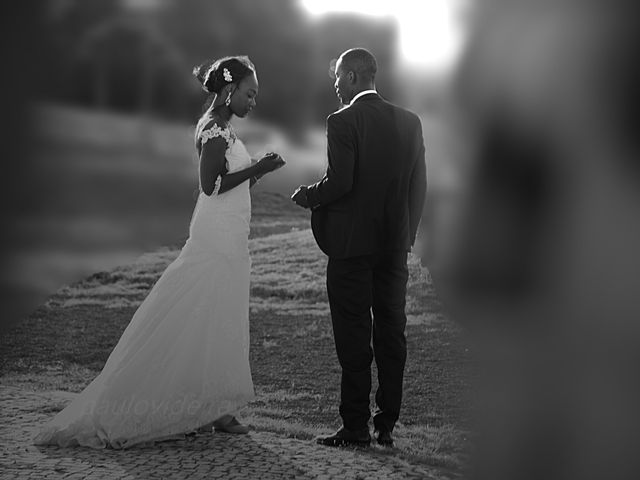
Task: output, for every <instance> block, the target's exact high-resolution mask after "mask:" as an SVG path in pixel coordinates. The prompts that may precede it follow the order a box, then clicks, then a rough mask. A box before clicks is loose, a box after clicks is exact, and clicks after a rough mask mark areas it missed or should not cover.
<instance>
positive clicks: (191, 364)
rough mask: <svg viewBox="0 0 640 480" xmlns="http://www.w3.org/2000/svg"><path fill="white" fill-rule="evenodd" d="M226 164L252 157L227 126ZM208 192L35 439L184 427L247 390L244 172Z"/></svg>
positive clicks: (151, 437)
mask: <svg viewBox="0 0 640 480" xmlns="http://www.w3.org/2000/svg"><path fill="white" fill-rule="evenodd" d="M218 136H221V137H224V138H225V139H226V140H227V145H228V148H227V152H226V159H227V167H228V170H229V172H233V171H237V170H240V169H244V168H246V167H247V166H249V165H250V164H251V158H250V156H249V154H248V152H247V150H246V148H245V147H244V145H243V144H242V142H241V141H240V140H239V139H237V138H236V136H235V134H234V133H233V132H232V131H231V130H230V129H220V128H218V127H217V125H215V124H214V125H213V127H211V128H208V129H205V130H204V131H203V132H202V133H201V134H200V135H199V141H200V142H201V143H205V142H206V141H207V140H209V139H211V138H214V137H218ZM218 188H219V182H218V183H217V184H216V192H215V193H214V194H213V195H211V196H207V195H205V194H204V193H203V192H202V191H200V195H199V197H198V201H197V204H196V207H195V210H194V212H193V218H192V220H191V225H190V228H189V238H188V240H187V241H186V243H185V245H184V247H183V248H182V251H181V252H180V255H179V256H178V258H177V259H176V260H175V261H174V262H173V263H171V264H170V265H169V266H168V267H167V269H166V270H165V272H164V273H163V274H162V276H161V277H160V279H159V280H158V282H157V283H156V284H155V286H154V287H153V289H152V290H151V292H150V293H149V295H148V296H147V298H146V299H145V300H144V302H143V303H142V304H141V305H140V307H139V308H138V310H137V311H136V312H135V314H134V315H133V318H132V320H131V322H130V323H129V325H128V326H127V328H126V329H125V331H124V333H123V334H122V337H121V338H120V341H119V342H118V344H117V345H116V347H115V348H114V349H113V351H112V352H111V355H110V356H109V358H108V360H107V362H106V364H105V366H104V368H103V370H102V372H101V373H100V374H99V375H98V376H97V377H96V378H95V379H94V380H93V381H92V382H91V384H89V385H88V386H87V387H86V388H85V389H84V390H83V391H82V393H80V394H79V395H78V396H77V397H76V398H75V399H74V400H73V401H72V402H71V403H70V404H69V405H68V406H67V407H66V408H65V409H64V410H62V411H61V412H59V413H58V414H57V415H56V416H55V417H54V418H53V420H52V421H51V422H50V423H49V424H48V425H46V426H45V427H44V428H43V429H42V430H41V431H40V433H39V434H38V435H37V436H36V438H35V441H34V443H35V444H36V445H51V444H53V445H60V446H73V445H83V446H88V447H94V448H103V447H107V446H108V447H113V448H126V447H130V446H132V445H135V444H138V443H141V442H148V441H156V440H162V439H166V438H171V437H174V436H176V435H178V434H183V433H187V432H190V431H193V430H195V429H197V428H198V427H200V426H203V425H205V424H208V423H210V422H212V421H213V420H215V419H217V418H219V417H221V416H222V415H225V414H228V413H232V412H234V411H235V410H237V409H238V408H240V407H242V406H244V405H245V404H246V403H247V402H248V401H250V400H252V399H253V398H254V391H253V383H252V380H251V371H250V368H249V274H250V267H251V259H250V257H249V239H248V238H249V220H250V217H251V199H250V196H249V182H248V181H246V182H244V183H242V184H241V185H239V186H237V187H235V188H233V189H231V190H229V191H227V192H225V193H222V194H217V189H218Z"/></svg>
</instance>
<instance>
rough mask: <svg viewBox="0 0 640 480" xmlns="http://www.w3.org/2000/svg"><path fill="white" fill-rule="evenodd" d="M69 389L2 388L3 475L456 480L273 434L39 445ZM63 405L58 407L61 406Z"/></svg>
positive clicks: (373, 455) (378, 456) (376, 451)
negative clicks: (120, 445) (129, 445)
mask: <svg viewBox="0 0 640 480" xmlns="http://www.w3.org/2000/svg"><path fill="white" fill-rule="evenodd" d="M73 395H74V394H70V393H67V392H33V391H28V390H24V389H20V388H13V387H0V412H1V413H0V425H1V426H0V438H2V443H1V446H0V478H3V479H5V478H6V479H12V478H15V479H18V478H27V477H28V478H31V479H34V478H65V479H76V478H77V479H81V478H82V479H147V478H166V479H169V478H171V479H174V478H175V479H180V478H185V479H186V478H189V479H197V478H224V479H234V478H237V479H254V478H259V479H261V480H267V479H281V478H296V479H324V478H327V479H328V478H348V479H404V478H416V479H417V478H420V479H450V478H454V477H452V476H450V475H448V474H446V473H445V472H443V471H440V470H437V469H433V470H431V471H430V470H428V467H425V466H424V465H412V464H409V463H406V462H403V461H401V460H399V459H397V458H394V457H392V456H389V455H385V454H384V452H383V451H381V449H380V448H378V447H374V448H370V449H368V450H358V451H356V450H351V449H332V448H326V447H320V446H318V445H316V444H315V443H314V442H313V441H308V440H298V439H293V438H287V437H284V436H279V435H275V434H272V433H267V432H259V431H258V432H252V433H250V434H249V435H238V436H236V435H226V434H218V433H214V434H207V435H197V436H196V437H195V438H190V439H185V440H178V441H171V442H163V443H160V444H157V445H155V446H149V447H140V448H134V449H131V450H125V451H118V450H92V449H88V448H67V449H62V448H57V447H35V446H32V445H31V438H32V436H33V434H34V433H35V431H37V429H38V428H39V426H40V425H42V424H43V423H44V422H46V421H47V419H49V418H50V417H51V415H52V406H55V407H57V406H59V405H61V404H64V403H66V402H68V401H69V400H70V399H71V398H72V397H73ZM55 409H57V408H55Z"/></svg>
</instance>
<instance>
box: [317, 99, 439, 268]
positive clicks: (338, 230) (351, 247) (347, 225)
mask: <svg viewBox="0 0 640 480" xmlns="http://www.w3.org/2000/svg"><path fill="white" fill-rule="evenodd" d="M327 141H328V148H327V154H328V157H329V165H328V168H327V172H326V174H325V175H324V177H323V178H322V180H320V181H319V182H318V183H316V184H314V185H311V186H309V187H308V190H307V199H308V201H309V205H310V206H311V208H312V216H311V226H312V229H313V234H314V236H315V238H316V241H317V243H318V246H319V247H320V249H321V250H322V251H323V252H324V253H326V254H327V255H328V256H329V257H331V258H337V259H339V258H349V257H355V256H360V255H369V254H374V253H380V252H392V251H409V250H410V249H411V246H412V245H413V243H414V241H415V237H416V233H417V230H418V224H419V222H420V217H421V216H422V207H423V204H424V198H425V193H426V188H427V178H426V165H425V158H424V153H425V151H424V141H423V138H422V126H421V124H420V120H419V118H418V117H417V116H416V115H415V114H413V113H411V112H409V111H407V110H404V109H402V108H400V107H398V106H395V105H392V104H391V103H388V102H386V101H385V100H383V99H382V98H380V96H379V95H377V94H374V93H370V94H366V95H363V96H362V97H360V98H358V99H357V100H356V101H355V102H354V103H353V104H352V105H350V106H349V107H347V108H344V109H342V110H340V111H338V112H335V113H333V114H331V115H329V117H328V118H327Z"/></svg>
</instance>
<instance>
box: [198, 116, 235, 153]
mask: <svg viewBox="0 0 640 480" xmlns="http://www.w3.org/2000/svg"><path fill="white" fill-rule="evenodd" d="M216 137H222V138H224V140H225V141H226V142H227V148H228V147H230V146H231V145H232V144H233V143H235V141H236V140H237V136H236V134H235V132H234V131H233V127H232V126H231V124H228V125H227V126H225V127H220V126H219V125H218V124H217V123H216V122H213V124H212V125H211V126H210V127H209V128H204V129H202V131H201V132H200V135H198V138H199V140H200V148H202V147H203V146H204V144H205V143H207V142H208V141H209V140H211V139H212V138H216Z"/></svg>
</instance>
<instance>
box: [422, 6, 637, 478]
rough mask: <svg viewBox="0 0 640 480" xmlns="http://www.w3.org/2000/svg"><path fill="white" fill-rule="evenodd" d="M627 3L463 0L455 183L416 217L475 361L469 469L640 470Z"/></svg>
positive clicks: (633, 25)
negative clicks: (475, 434) (464, 37)
mask: <svg viewBox="0 0 640 480" xmlns="http://www.w3.org/2000/svg"><path fill="white" fill-rule="evenodd" d="M639 9H640V8H639V6H638V5H637V4H634V3H633V2H626V1H621V0H620V1H616V0H614V1H610V0H609V1H604V0H603V1H595V0H591V1H588V0H585V1H580V2H578V1H570V0H556V1H553V2H550V1H539V0H532V1H514V0H510V1H503V0H485V1H482V2H479V4H478V5H477V6H476V7H475V8H474V12H473V14H474V22H475V23H474V29H473V32H472V35H471V37H470V40H469V44H468V48H467V51H466V55H465V58H464V60H463V62H462V63H461V66H460V68H459V70H458V73H457V83H456V106H457V113H458V114H459V118H460V122H461V125H462V128H461V132H460V134H461V137H460V138H461V141H463V142H465V143H466V146H467V147H468V152H469V155H468V157H467V158H465V159H463V160H464V162H463V163H464V165H465V168H464V169H462V171H461V172H460V174H461V176H462V177H463V179H464V181H463V184H465V185H466V188H465V189H464V192H460V195H459V196H458V197H457V202H456V208H454V209H453V210H452V211H451V212H448V213H447V215H444V213H443V212H442V211H441V209H440V207H439V206H438V205H437V204H436V205H434V206H432V208H431V209H430V210H431V211H432V213H433V216H432V218H430V219H427V221H426V222H424V223H425V224H426V227H425V230H426V232H425V233H426V234H427V235H429V236H430V237H431V238H432V239H433V240H432V242H431V245H430V249H432V250H431V258H430V259H428V260H427V263H428V264H429V265H428V266H429V269H430V271H431V274H432V276H433V278H434V281H435V284H436V287H437V288H438V291H439V294H440V295H441V296H442V299H443V300H444V302H445V305H447V307H448V309H449V310H450V312H451V316H452V317H453V318H454V319H455V320H456V321H459V322H460V323H462V324H464V325H465V326H467V327H468V328H469V330H470V331H471V332H473V333H474V334H475V338H476V340H477V345H478V348H479V350H480V354H481V358H482V362H483V367H484V372H485V376H484V378H483V379H482V383H481V392H480V393H481V395H480V399H481V400H480V408H481V412H482V415H481V417H480V421H479V431H480V442H478V451H477V452H476V453H477V455H476V463H475V465H474V467H475V476H476V478H482V479H491V480H501V479H509V480H514V479H519V480H521V479H529V478H531V479H534V478H535V479H545V480H550V479H572V480H573V479H575V480H589V479H604V478H606V479H609V480H611V479H635V478H640V455H638V453H639V452H640V372H639V371H638V370H639V367H640V252H639V248H640V131H639V125H640V104H639V103H640V102H639V96H640V88H639V86H640V75H639V72H640V64H639V63H638V59H640V29H638V22H637V20H638V18H639V17H638V10H639ZM444 222H448V225H447V227H446V228H445V227H444V225H443V224H444ZM443 246H448V247H449V248H448V249H447V251H446V252H445V251H444V249H443V248H441V247H443Z"/></svg>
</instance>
